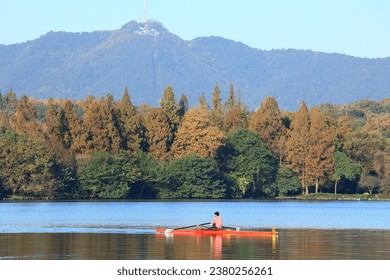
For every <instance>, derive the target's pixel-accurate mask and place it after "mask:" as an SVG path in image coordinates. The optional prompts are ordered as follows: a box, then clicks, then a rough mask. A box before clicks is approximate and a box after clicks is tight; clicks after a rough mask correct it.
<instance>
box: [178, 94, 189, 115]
mask: <svg viewBox="0 0 390 280" xmlns="http://www.w3.org/2000/svg"><path fill="white" fill-rule="evenodd" d="M179 107H180V118H182V117H183V116H184V114H185V113H186V112H187V111H188V109H189V107H190V105H189V103H188V99H187V96H185V95H184V94H182V96H181V97H180V101H179Z"/></svg>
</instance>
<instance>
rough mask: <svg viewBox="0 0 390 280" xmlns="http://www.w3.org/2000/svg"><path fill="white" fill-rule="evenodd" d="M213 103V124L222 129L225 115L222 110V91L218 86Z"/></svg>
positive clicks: (214, 92)
mask: <svg viewBox="0 0 390 280" xmlns="http://www.w3.org/2000/svg"><path fill="white" fill-rule="evenodd" d="M211 103H212V105H213V107H212V110H211V123H212V125H214V126H216V127H218V128H219V129H222V127H223V115H224V114H223V108H222V99H221V91H220V90H219V87H218V85H216V86H215V88H214V91H213V99H212V100H211Z"/></svg>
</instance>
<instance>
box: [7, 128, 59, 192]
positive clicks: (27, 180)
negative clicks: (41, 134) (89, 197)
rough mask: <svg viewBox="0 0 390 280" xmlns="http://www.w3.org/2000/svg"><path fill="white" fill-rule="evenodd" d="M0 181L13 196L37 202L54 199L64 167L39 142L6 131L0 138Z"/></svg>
mask: <svg viewBox="0 0 390 280" xmlns="http://www.w3.org/2000/svg"><path fill="white" fill-rule="evenodd" d="M0 166H1V167H0V181H1V182H2V185H3V188H4V189H6V190H7V192H9V193H11V194H13V195H21V196H29V197H33V198H37V199H53V198H56V197H58V189H60V188H62V187H64V182H66V178H65V177H64V176H65V174H64V167H63V165H62V163H61V162H60V161H59V159H58V157H57V156H56V154H55V153H53V152H52V151H50V150H49V149H48V148H47V147H46V145H45V144H44V143H43V142H38V141H34V140H31V139H27V138H26V137H25V136H18V135H16V134H15V133H13V132H7V133H6V134H4V135H3V136H1V137H0Z"/></svg>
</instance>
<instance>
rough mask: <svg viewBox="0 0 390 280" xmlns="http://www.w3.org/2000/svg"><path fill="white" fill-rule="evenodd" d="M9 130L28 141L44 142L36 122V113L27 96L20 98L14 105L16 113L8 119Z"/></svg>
mask: <svg viewBox="0 0 390 280" xmlns="http://www.w3.org/2000/svg"><path fill="white" fill-rule="evenodd" d="M10 125H11V129H12V130H14V131H15V132H16V133H17V134H20V135H25V136H27V137H28V138H30V139H33V140H38V141H42V140H44V136H43V128H42V125H41V124H40V123H38V121H37V112H36V110H35V108H34V104H32V103H31V102H30V101H29V100H28V98H27V96H25V95H24V96H22V97H21V98H20V100H19V101H18V103H17V105H16V112H15V114H13V115H12V117H11V118H10Z"/></svg>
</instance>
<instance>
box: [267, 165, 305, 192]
mask: <svg viewBox="0 0 390 280" xmlns="http://www.w3.org/2000/svg"><path fill="white" fill-rule="evenodd" d="M272 186H273V188H271V190H272V191H273V192H274V194H275V195H274V196H277V195H280V196H291V195H297V194H300V193H301V183H300V181H299V177H298V176H297V175H296V174H295V173H294V172H293V171H292V170H291V169H289V168H287V167H285V166H280V167H279V169H278V174H277V176H276V180H275V182H274V183H273V184H272Z"/></svg>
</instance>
